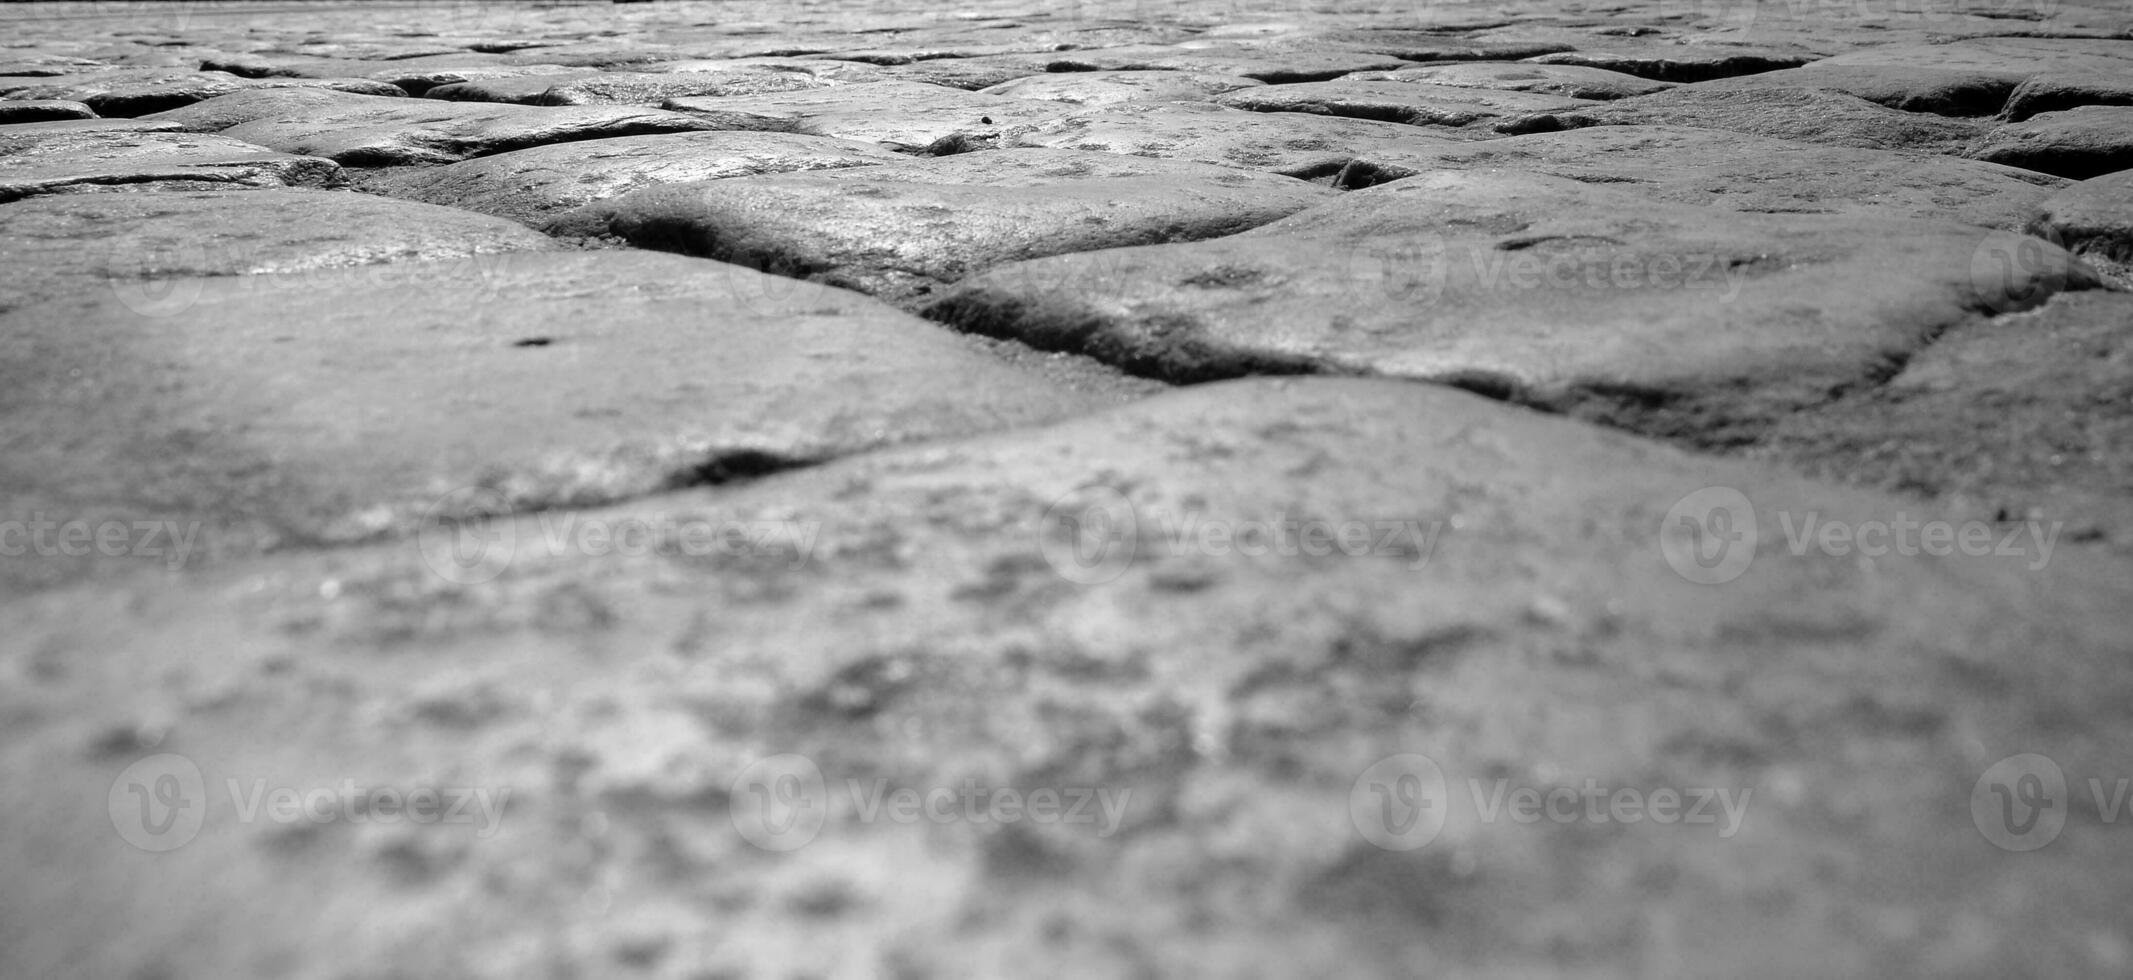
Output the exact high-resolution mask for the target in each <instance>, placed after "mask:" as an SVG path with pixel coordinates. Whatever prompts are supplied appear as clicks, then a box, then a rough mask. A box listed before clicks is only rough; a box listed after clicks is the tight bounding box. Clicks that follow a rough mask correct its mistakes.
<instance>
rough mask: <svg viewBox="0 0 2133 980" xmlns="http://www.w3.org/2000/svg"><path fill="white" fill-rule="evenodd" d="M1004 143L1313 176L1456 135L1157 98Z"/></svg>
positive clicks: (1013, 134)
mask: <svg viewBox="0 0 2133 980" xmlns="http://www.w3.org/2000/svg"><path fill="white" fill-rule="evenodd" d="M998 142H999V144H1000V145H1003V146H1044V147H1053V148H1058V149H1076V150H1094V151H1102V152H1106V153H1119V154H1129V155H1132V156H1142V157H1160V158H1163V159H1170V160H1187V161H1191V162H1194V163H1212V164H1220V165H1222V166H1226V167H1241V168H1244V169H1246V170H1262V171H1266V172H1269V173H1278V174H1286V175H1288V176H1291V177H1302V178H1306V179H1310V178H1320V177H1330V176H1332V175H1334V174H1336V173H1339V172H1340V170H1341V168H1343V167H1345V166H1347V164H1348V163H1349V162H1350V161H1353V160H1354V159H1356V158H1357V157H1358V156H1359V155H1362V154H1365V153H1368V152H1371V151H1373V150H1381V149H1385V150H1398V149H1403V148H1411V149H1415V150H1416V151H1417V152H1427V151H1428V150H1430V149H1432V148H1435V147H1439V146H1443V145H1445V144H1447V143H1450V142H1451V140H1450V138H1449V136H1447V135H1446V134H1442V133H1435V134H1433V133H1431V132H1428V131H1426V130H1424V129H1423V128H1422V127H1419V126H1408V125H1404V124H1401V123H1388V122H1377V121H1375V120H1368V119H1344V118H1340V117H1336V116H1314V115H1308V114H1304V113H1296V112H1247V111H1244V110H1241V109H1232V108H1230V107H1228V106H1218V105H1211V104H1208V103H1198V102H1185V103H1178V102H1157V103H1120V104H1118V105H1111V106H1105V107H1103V108H1101V109H1090V110H1084V111H1081V112H1076V113H1072V114H1070V115H1066V116H1061V117H1059V118H1057V119H1050V120H1046V121H1043V122H1040V123H1036V124H1034V125H1029V126H1021V127H1016V128H1014V129H1011V130H1009V131H1007V132H1006V133H1004V134H1002V136H1001V137H1000V138H999V140H998Z"/></svg>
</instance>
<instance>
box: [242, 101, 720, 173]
mask: <svg viewBox="0 0 2133 980" xmlns="http://www.w3.org/2000/svg"><path fill="white" fill-rule="evenodd" d="M225 98H227V96H225ZM203 111H205V112H207V113H214V112H216V111H217V109H216V108H215V107H212V106H210V107H207V108H206V109H205V110H203ZM232 111H233V112H242V113H246V114H251V113H264V114H263V115H258V116H256V117H255V118H252V119H249V120H248V121H246V122H242V123H239V124H237V125H234V126H231V127H229V128H227V129H224V130H221V132H222V134H223V135H225V136H228V137H231V138H234V139H241V140H245V141H247V142H251V143H257V144H259V145H261V146H267V147H272V148H274V149H277V150H285V151H287V152H291V153H305V154H310V155H314V156H322V157H327V158H329V159H332V160H334V161H337V162H339V163H341V164H344V165H347V166H354V167H385V166H406V165H410V164H437V163H454V162H457V161H460V160H465V159H468V158H471V157H478V156H486V155H488V154H492V153H503V152H507V151H510V150H522V149H526V148H527V147H533V146H542V145H545V144H550V143H567V142H572V141H575V140H586V139H599V138H603V137H614V136H643V135H648V134H653V133H680V132H689V131H692V130H703V129H711V128H714V127H712V126H711V125H710V124H708V123H706V122H704V121H703V120H701V119H697V118H693V117H690V116H687V115H683V114H681V113H675V112H665V111H662V110H658V109H645V108H639V107H635V106H517V105H498V104H493V103H481V102H443V101H435V100H430V99H419V100H418V99H377V100H375V101H367V100H365V97H361V96H350V97H349V100H347V101H343V102H341V103H339V104H335V105H331V106H328V107H325V108H322V109H314V110H310V111H302V110H299V109H298V108H297V107H296V106H294V105H291V106H289V107H288V110H287V111H284V110H282V109H281V108H280V107H277V106H275V105H274V104H272V103H269V102H265V101H260V102H256V103H248V104H245V105H241V106H238V107H235V108H234V109H233V110H232ZM226 118H228V117H227V116H225V117H224V119H226ZM217 121H221V120H217Z"/></svg>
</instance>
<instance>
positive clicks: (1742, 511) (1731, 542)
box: [1659, 487, 2065, 585]
mask: <svg viewBox="0 0 2133 980" xmlns="http://www.w3.org/2000/svg"><path fill="white" fill-rule="evenodd" d="M1774 517H1775V522H1776V524H1777V527H1776V530H1777V531H1779V532H1780V534H1779V535H1777V536H1772V535H1770V534H1769V533H1768V531H1769V530H1770V528H1768V527H1767V526H1766V525H1765V524H1763V523H1762V519H1763V515H1761V514H1758V512H1757V510H1756V508H1755V505H1754V504H1753V503H1752V502H1750V501H1749V500H1748V495H1747V494H1745V493H1742V492H1741V491H1740V490H1738V489H1735V488H1733V487H1704V488H1703V489H1701V490H1697V491H1695V492H1693V493H1690V494H1688V495H1686V496H1684V497H1682V498H1681V499H1680V500H1678V501H1675V503H1674V506H1672V507H1671V508H1668V510H1667V512H1666V517H1665V518H1664V520H1663V521H1662V522H1661V524H1660V527H1659V550H1660V553H1661V554H1663V555H1664V556H1665V558H1666V563H1667V564H1668V565H1670V566H1672V567H1673V569H1674V571H1675V572H1676V573H1677V574H1679V575H1680V576H1681V577H1682V578H1685V579H1688V580H1689V581H1691V582H1695V583H1698V584H1700V585H1720V584H1723V583H1726V582H1731V581H1733V580H1734V579H1737V578H1739V577H1741V575H1742V574H1744V573H1746V572H1747V570H1748V566H1749V565H1750V564H1751V563H1753V562H1754V561H1755V558H1756V555H1757V554H1758V553H1759V552H1760V551H1761V550H1762V546H1763V543H1764V542H1765V541H1776V542H1778V543H1780V544H1781V545H1782V546H1783V548H1784V550H1786V551H1788V552H1790V553H1791V554H1793V555H1795V556H1801V555H1807V554H1809V553H1814V554H1821V555H1826V556H1828V557H1831V558H1846V557H1852V556H1857V557H1861V558H1872V559H1878V558H1883V557H1886V556H1890V555H1895V556H1898V557H1902V558H1915V557H1918V556H1920V555H1927V556H1931V557H1935V558H1947V557H1953V556H1961V557H1965V558H1989V559H2004V560H2011V561H2018V562H2021V563H2022V564H2023V565H2024V566H2025V567H2026V568H2028V569H2029V570H2030V571H2039V570H2041V569H2043V568H2044V566H2045V565H2047V564H2049V563H2050V562H2051V558H2052V549H2053V547H2054V546H2055V545H2057V543H2058V541H2059V532H2060V531H2061V530H2062V529H2063V528H2064V526H2065V522H2064V521H2040V520H2022V521H1977V520H1966V521H1950V520H1943V519H1938V518H1918V517H1913V516H1911V515H1910V514H1908V513H1906V512H1904V511H1901V510H1899V511H1897V512H1896V513H1895V514H1894V515H1892V516H1891V517H1890V518H1889V519H1886V520H1883V519H1878V518H1877V519H1872V520H1865V521H1848V520H1838V519H1834V518H1830V517H1827V516H1825V515H1823V514H1820V513H1818V512H1815V511H1811V510H1810V511H1800V512H1794V511H1790V510H1780V511H1776V512H1774Z"/></svg>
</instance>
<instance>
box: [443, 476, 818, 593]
mask: <svg viewBox="0 0 2133 980" xmlns="http://www.w3.org/2000/svg"><path fill="white" fill-rule="evenodd" d="M821 530H822V525H821V524H820V522H815V521H786V520H745V521H743V520H722V519H717V518H711V517H704V516H701V515H694V514H677V513H672V512H667V511H658V512H651V513H631V514H619V515H618V514H585V513H580V512H577V511H555V510H545V511H537V512H534V513H531V514H523V515H522V514H516V513H514V512H513V511H512V508H511V504H510V501H509V499H508V498H506V497H505V496H504V494H503V493H501V492H499V491H496V490H492V489H489V488H486V487H465V488H461V489H458V490H454V491H452V492H450V493H447V494H445V495H443V496H441V497H439V498H437V500H436V501H434V502H433V503H431V504H430V506H429V507H428V508H427V509H426V510H425V511H424V513H423V516H422V521H421V524H420V526H419V527H418V528H417V530H416V532H415V546H416V548H417V549H418V550H419V551H420V552H421V554H422V561H423V563H424V564H425V565H428V566H429V569H430V571H431V572H433V573H435V574H436V575H437V577H439V578H441V579H444V580H445V581H447V582H451V583H453V584H455V585H478V584H481V583H483V582H487V581H490V580H492V579H494V578H496V577H497V576H499V575H502V574H503V573H504V571H505V570H506V569H509V568H510V567H511V566H512V564H513V563H515V562H517V561H521V560H527V559H538V560H550V559H557V558H565V557H592V558H598V557H603V556H607V555H619V556H622V557H630V558H634V557H642V556H645V555H649V554H654V553H659V554H670V555H680V556H685V557H691V558H706V557H723V558H730V559H735V560H742V559H749V560H753V559H763V558H770V559H775V560H783V561H787V562H790V563H792V564H795V565H797V564H800V563H803V562H805V561H807V560H808V558H809V557H810V556H812V555H813V553H814V547H815V538H816V536H817V535H818V534H819V533H820V532H821Z"/></svg>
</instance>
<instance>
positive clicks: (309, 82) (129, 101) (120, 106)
mask: <svg viewBox="0 0 2133 980" xmlns="http://www.w3.org/2000/svg"><path fill="white" fill-rule="evenodd" d="M253 88H324V89H330V90H333V91H339V92H352V93H355V94H358V95H374V96H399V95H402V94H404V93H403V92H402V91H401V90H400V88H399V87H397V86H394V85H391V84H388V83H385V82H379V81H372V80H370V79H363V78H326V79H311V78H303V79H295V78H277V79H263V80H262V79H246V78H239V77H237V76H235V75H230V74H226V73H223V72H209V71H196V72H164V71H143V70H134V69H122V70H118V71H111V72H97V73H94V74H89V75H80V76H69V77H63V78H52V79H39V80H37V81H36V82H34V83H31V84H7V85H0V98H4V99H65V100H70V101H74V102H80V103H83V104H85V105H87V106H88V107H89V108H91V109H94V110H96V114H97V115H100V116H145V115H147V114H149V113H151V112H161V111H163V110H165V109H175V108H177V107H179V106H183V105H190V104H192V103H194V102H199V101H201V100H203V99H212V98H214V97H216V96H218V95H228V94H229V93H231V92H236V91H240V90H244V89H253Z"/></svg>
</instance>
